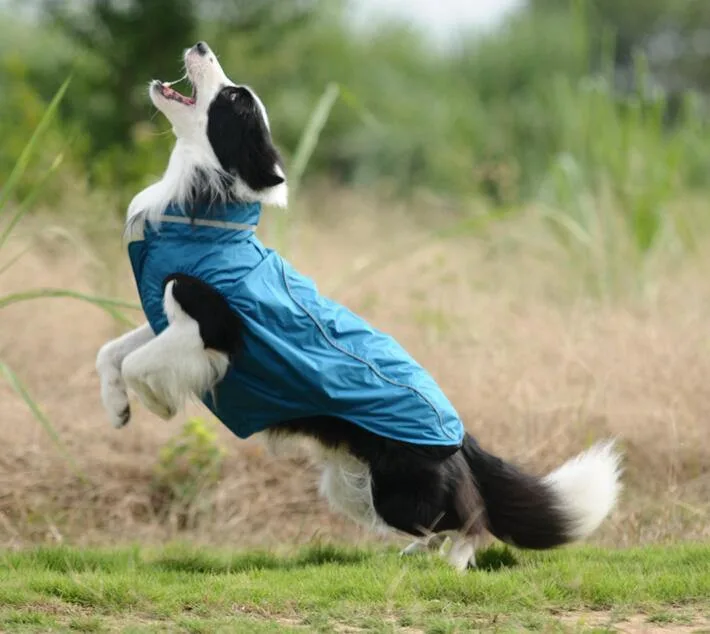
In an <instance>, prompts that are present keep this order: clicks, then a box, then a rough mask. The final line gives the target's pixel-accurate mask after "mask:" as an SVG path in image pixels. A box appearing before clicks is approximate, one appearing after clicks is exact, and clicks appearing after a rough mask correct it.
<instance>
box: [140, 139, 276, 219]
mask: <svg viewBox="0 0 710 634" xmlns="http://www.w3.org/2000/svg"><path fill="white" fill-rule="evenodd" d="M279 171H280V170H279ZM235 201H240V202H245V203H262V204H265V205H273V206H276V207H286V206H287V203H288V188H287V185H286V183H285V182H284V183H281V184H280V185H277V186H275V187H270V188H268V189H265V190H263V191H258V192H255V191H253V190H252V189H250V188H249V187H248V186H247V185H246V184H245V183H244V182H243V181H242V180H241V179H240V178H239V176H238V175H232V174H229V173H227V172H225V171H224V170H223V169H222V167H221V166H220V165H219V162H218V161H217V158H216V157H215V155H214V152H213V151H212V148H211V147H210V145H209V143H208V142H207V141H206V140H205V141H204V142H200V141H196V140H194V139H190V140H187V139H178V140H177V142H176V143H175V147H174V148H173V151H172V152H171V154H170V160H169V161H168V167H167V169H166V170H165V173H164V174H163V177H162V178H161V179H160V180H159V181H158V182H156V183H153V184H152V185H150V186H149V187H146V188H145V189H144V190H143V191H141V192H140V193H138V194H137V195H136V196H135V197H134V198H133V200H132V201H131V203H130V205H129V206H128V213H127V221H128V223H130V224H133V223H136V222H145V221H148V222H149V223H151V224H154V223H156V222H157V221H158V218H159V217H160V216H161V215H163V214H164V213H165V211H166V209H167V208H168V207H169V206H171V205H177V206H178V207H183V208H189V207H191V206H192V205H195V204H198V205H199V204H201V203H203V202H210V203H213V204H223V205H228V204H231V203H233V202H235Z"/></svg>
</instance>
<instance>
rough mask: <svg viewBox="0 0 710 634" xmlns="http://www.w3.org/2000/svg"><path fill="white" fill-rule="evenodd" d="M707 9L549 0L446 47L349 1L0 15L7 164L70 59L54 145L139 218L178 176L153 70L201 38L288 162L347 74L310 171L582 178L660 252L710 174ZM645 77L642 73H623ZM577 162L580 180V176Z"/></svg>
mask: <svg viewBox="0 0 710 634" xmlns="http://www.w3.org/2000/svg"><path fill="white" fill-rule="evenodd" d="M705 4H707V3H706V2H705V3H704V0H683V2H675V3H674V2H671V0H627V2H622V3H618V2H612V1H611V0H610V1H609V2H607V1H606V0H587V1H584V0H577V1H570V0H531V1H530V4H529V6H528V7H527V8H526V9H525V10H521V11H519V12H518V13H516V14H513V15H511V16H510V17H509V18H508V19H507V20H506V22H505V23H504V24H503V25H502V26H501V27H500V28H498V29H496V30H494V31H491V32H488V33H483V34H473V33H472V34H471V35H470V37H468V38H466V39H465V40H464V41H463V43H462V44H461V45H459V46H455V47H452V48H451V49H450V50H447V51H445V52H441V51H435V50H433V49H432V48H431V47H430V46H429V45H428V43H427V40H426V38H425V37H423V36H422V34H421V33H418V32H416V31H414V30H412V29H410V28H405V27H404V26H402V25H398V24H395V23H388V24H382V25H380V26H378V27H372V28H369V29H367V30H363V29H358V28H354V27H353V26H352V25H351V21H350V19H349V16H350V14H349V13H348V9H347V5H346V3H344V2H341V1H340V0H331V1H329V0H302V1H300V2H293V3H284V2H279V0H258V1H256V0H240V1H239V2H226V1H221V0H209V1H207V2H200V3H198V2H196V1H195V0H179V2H173V1H172V0H170V1H168V0H157V1H154V0H133V1H132V2H115V1H114V2H112V1H111V0H87V2H84V3H81V7H82V10H75V11H70V10H69V9H71V7H72V6H74V5H75V3H67V2H53V1H52V0H44V1H43V2H42V3H40V7H41V8H42V11H41V12H40V13H39V16H40V18H41V19H40V20H38V21H35V22H34V23H32V24H28V23H23V22H20V21H19V19H18V18H14V19H13V18H10V17H9V16H7V17H4V18H3V20H2V25H1V26H0V106H1V107H2V108H3V111H4V112H6V113H7V112H9V116H8V115H5V116H3V117H2V120H1V121H0V133H2V134H3V139H4V141H5V142H4V143H3V146H2V147H1V148H0V174H2V173H3V171H4V170H5V169H6V168H7V166H8V165H11V164H12V162H13V158H14V157H16V153H17V151H18V149H19V148H20V146H21V140H22V139H26V138H27V136H28V135H27V130H29V129H30V128H31V123H32V120H33V117H34V118H36V117H37V116H38V115H37V113H38V112H40V111H41V105H42V102H43V100H45V99H47V98H48V96H50V95H51V94H53V92H54V91H55V90H56V88H57V85H58V84H59V82H60V78H63V77H65V76H66V75H67V73H68V72H69V70H72V71H73V74H74V81H73V85H72V90H71V91H70V94H68V95H67V98H66V100H65V103H64V104H63V121H62V122H60V123H58V124H57V126H56V130H53V131H52V134H51V135H50V136H49V137H48V140H47V143H52V144H56V145H57V146H60V145H62V144H66V143H69V142H70V144H71V151H70V158H71V160H72V161H73V162H74V163H75V164H80V165H81V166H82V169H83V170H84V171H85V173H86V174H87V175H88V178H89V179H90V181H91V183H93V184H94V185H97V186H101V187H103V188H107V189H111V190H112V191H114V192H116V193H117V194H118V200H119V204H118V206H119V208H120V209H119V210H120V211H123V208H124V206H125V204H126V202H127V200H128V199H129V198H130V197H131V196H132V195H133V194H134V193H135V191H136V190H137V189H139V188H140V187H142V186H144V185H145V184H146V183H148V182H150V181H152V180H154V179H155V178H156V177H157V176H159V174H160V173H161V172H162V170H163V169H164V166H165V162H166V158H167V153H168V152H169V148H170V146H171V144H172V135H171V133H170V130H169V126H168V124H167V122H165V121H164V120H163V119H162V118H161V117H160V116H156V114H155V112H154V109H153V108H152V106H151V104H150V102H149V100H148V97H147V93H146V89H145V87H146V85H147V82H148V80H150V79H151V78H153V77H156V76H157V77H159V78H161V79H165V80H172V79H176V78H177V77H179V75H180V74H181V68H180V61H179V59H180V53H181V51H182V49H183V48H184V47H185V46H187V45H189V44H191V43H193V42H194V41H195V40H196V39H198V38H199V39H205V40H207V41H208V42H210V44H211V45H212V46H213V48H214V49H215V50H216V51H217V52H218V54H219V56H220V59H221V61H222V63H223V65H224V67H225V68H226V70H227V73H228V74H229V75H230V76H231V77H232V78H233V79H234V80H235V81H237V82H243V83H248V84H250V85H252V86H253V87H254V88H255V89H256V90H257V92H259V94H260V95H261V96H262V98H263V99H264V101H265V103H266V104H267V108H268V109H269V112H270V117H271V119H272V122H273V126H272V127H273V130H274V134H275V137H276V141H277V143H278V144H279V145H280V147H281V148H282V150H283V151H284V154H285V156H286V159H287V161H290V160H291V159H292V158H293V153H294V151H295V149H296V147H297V144H298V142H299V139H300V137H301V134H302V131H303V128H304V126H305V125H306V122H307V121H308V118H309V116H310V114H311V112H312V111H313V108H314V107H315V105H316V103H317V102H318V99H319V98H320V96H321V95H322V94H323V90H324V89H325V87H326V86H327V85H328V84H329V83H331V82H335V83H337V84H338V86H339V87H340V97H339V100H338V102H337V103H336V105H335V107H334V108H333V110H332V111H331V112H330V116H329V119H328V121H327V123H326V125H325V128H324V130H323V132H322V134H321V136H320V139H319V144H318V147H317V149H316V151H315V153H314V154H313V157H312V159H311V162H310V163H309V166H308V171H307V174H306V179H308V178H312V177H326V178H328V179H331V180H335V181H338V182H342V183H347V184H349V185H356V186H357V185H361V186H368V187H370V186H373V185H378V184H385V185H387V186H388V187H389V188H390V189H394V190H395V191H397V192H399V193H400V194H402V195H405V194H408V193H410V192H412V191H415V190H417V189H422V188H423V189H426V190H431V191H435V192H437V193H440V194H444V195H447V196H450V197H452V198H454V199H456V198H466V199H469V198H471V197H473V196H477V195H484V196H486V197H488V198H489V199H490V200H491V201H492V202H493V203H494V204H495V205H498V206H500V207H502V208H509V207H510V206H511V205H514V204H517V203H519V202H520V201H521V200H529V199H535V200H537V199H539V198H540V197H541V196H542V197H543V198H544V200H545V202H547V203H549V202H550V201H553V202H554V204H558V205H565V206H567V205H569V204H570V202H569V200H568V197H569V195H568V193H565V192H566V188H567V189H569V188H577V187H583V188H584V190H585V191H591V192H599V191H600V190H601V189H602V188H603V189H604V190H605V191H606V190H607V189H610V190H611V191H612V192H613V195H614V197H615V199H616V200H617V202H618V203H619V204H620V205H622V206H623V207H624V209H625V210H626V213H627V215H628V222H629V223H631V224H633V225H634V226H635V227H636V229H637V230H638V232H639V233H638V241H639V245H646V244H650V243H651V242H652V239H653V235H654V229H653V227H654V226H655V224H656V222H657V219H658V214H660V213H662V201H663V200H665V199H666V198H667V197H668V196H669V195H671V194H672V193H673V192H675V191H676V190H677V189H679V188H682V187H690V188H692V187H703V186H705V185H706V182H705V172H706V170H705V166H706V165H707V159H708V158H710V157H709V156H708V147H710V143H708V141H710V137H709V136H708V125H707V123H706V117H705V116H704V107H703V103H704V102H703V100H702V99H701V98H699V97H698V96H697V95H696V97H694V98H692V99H688V98H686V92H688V90H686V88H687V89H695V90H697V91H698V92H702V90H703V89H705V88H706V87H708V85H709V84H710V77H706V74H707V71H706V69H707V68H710V65H707V64H702V63H700V61H702V59H704V58H703V51H702V50H701V49H702V47H701V46H700V45H699V44H698V42H699V41H700V40H698V38H699V37H700V36H698V35H697V33H700V28H701V27H702V26H703V25H704V24H705V25H707V26H710V12H708V11H706V10H705V9H704V8H703V7H704V6H705ZM67 7H69V9H68V8H67ZM630 7H633V8H630ZM632 18H633V19H632ZM691 26H692V27H693V28H692V29H691ZM678 33H680V35H679V36H678V37H680V41H681V42H684V41H685V40H684V39H683V37H684V34H685V35H687V36H688V37H695V39H694V40H693V42H695V44H694V45H693V46H695V48H693V46H690V48H689V49H688V50H689V51H690V52H688V50H686V49H687V47H686V49H684V48H683V47H682V46H681V47H680V48H679V49H678V50H679V51H680V52H679V53H678V55H679V57H678V59H675V58H674V60H675V61H674V64H676V66H675V68H680V66H681V65H682V67H683V68H684V69H696V71H697V72H692V73H691V72H690V70H688V74H687V77H688V79H687V81H685V83H684V85H683V90H682V91H681V92H680V94H679V92H678V90H677V89H676V86H675V85H673V86H671V87H670V89H669V94H670V95H671V97H672V102H669V100H668V96H667V95H666V94H665V93H664V92H663V90H660V91H659V90H658V88H659V86H660V88H663V86H664V78H665V77H666V76H667V75H668V72H669V70H668V69H669V68H671V66H669V65H668V64H666V65H665V66H664V65H661V64H659V63H657V58H658V55H657V54H655V57H654V54H653V53H654V50H656V49H657V48H658V47H656V49H653V47H651V46H650V44H649V42H650V41H651V40H652V39H653V38H655V39H656V40H657V39H658V38H661V39H662V38H663V37H664V36H665V37H666V39H668V38H671V36H673V37H675V35H677V34H678ZM673 34H675V35H673ZM616 36H618V37H616ZM654 41H655V40H654ZM696 49H698V50H696ZM654 60H656V61H654ZM678 60H681V61H678ZM699 60H700V61H699ZM629 64H630V66H629ZM629 73H631V76H632V77H633V81H630V82H629V81H626V79H624V81H621V82H620V79H619V78H620V77H622V79H623V78H627V77H628V75H629ZM672 76H673V77H677V72H676V73H672ZM686 84H687V86H686ZM690 92H692V91H690ZM671 107H672V111H673V112H672V115H673V116H672V117H670V116H669V109H670V108H671ZM70 162H71V161H70ZM561 165H567V166H568V167H569V166H573V169H574V170H576V172H578V174H579V176H578V177H577V176H575V177H574V178H575V179H576V178H579V179H580V180H579V182H577V181H574V183H575V184H573V182H572V181H570V182H566V181H565V179H571V178H572V176H570V173H571V172H570V171H569V169H567V168H564V169H563V168H562V167H561ZM28 176H29V177H30V178H31V175H28ZM575 191H576V189H575ZM659 201H660V202H659Z"/></svg>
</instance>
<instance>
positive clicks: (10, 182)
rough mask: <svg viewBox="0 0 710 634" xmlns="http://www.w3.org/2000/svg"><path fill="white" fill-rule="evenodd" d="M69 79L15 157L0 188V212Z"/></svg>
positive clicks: (53, 112)
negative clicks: (8, 174)
mask: <svg viewBox="0 0 710 634" xmlns="http://www.w3.org/2000/svg"><path fill="white" fill-rule="evenodd" d="M70 81H71V77H68V78H67V79H66V80H65V81H64V83H63V84H62V85H61V86H60V88H59V90H58V91H57V92H56V94H55V95H54V98H53V99H52V101H51V102H50V104H49V106H48V107H47V110H46V111H45V113H44V115H42V119H41V120H40V122H39V123H38V124H37V127H36V128H35V131H34V132H33V133H32V136H31V137H30V140H29V142H28V143H27V145H26V146H25V148H24V149H23V150H22V153H21V154H20V157H19V158H18V159H17V162H16V163H15V166H14V167H13V168H12V171H11V172H10V176H8V179H7V182H6V183H5V186H4V187H3V188H2V190H0V212H2V210H3V207H4V206H5V204H6V203H7V201H8V200H9V199H10V196H11V195H12V192H13V191H14V190H15V187H17V183H18V182H19V180H20V178H22V175H23V174H24V173H25V170H26V169H27V166H28V165H29V162H30V158H32V153H33V152H34V150H35V147H36V146H37V144H38V143H39V140H40V138H41V137H42V135H43V134H44V132H45V130H46V129H47V128H48V127H49V125H50V124H51V123H52V120H53V119H54V116H55V114H56V112H57V109H58V108H59V103H60V102H61V100H62V99H63V97H64V93H65V92H66V91H67V88H68V87H69V82H70Z"/></svg>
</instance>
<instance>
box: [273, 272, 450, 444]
mask: <svg viewBox="0 0 710 634" xmlns="http://www.w3.org/2000/svg"><path fill="white" fill-rule="evenodd" d="M281 275H282V277H283V281H284V285H285V287H286V292H287V293H288V295H289V297H290V298H291V300H292V301H293V302H294V303H295V304H296V306H298V307H299V308H300V309H301V310H302V311H303V312H304V313H306V315H307V316H308V318H309V319H310V320H311V321H312V322H313V323H314V324H315V326H316V328H318V330H319V331H320V333H321V335H323V338H324V339H325V340H326V341H327V342H328V343H329V344H330V346H331V347H333V348H335V349H336V350H338V351H339V352H341V353H342V354H344V355H346V356H348V357H350V358H351V359H355V361H359V362H360V363H362V364H363V365H365V366H367V367H368V368H369V369H370V371H371V372H373V373H374V374H376V375H377V376H378V377H379V378H380V379H382V380H383V381H385V382H386V383H389V384H390V385H393V386H395V387H399V388H404V389H406V390H409V391H410V392H412V393H414V394H415V395H416V396H418V397H419V398H421V399H422V400H423V401H424V402H425V403H426V404H427V405H429V407H431V409H432V410H433V412H434V414H435V415H436V418H437V419H438V421H439V428H440V430H441V432H442V433H443V434H444V436H446V437H447V438H451V439H452V440H454V439H455V438H454V437H453V436H451V435H450V434H449V433H448V432H447V431H446V428H445V427H444V421H443V420H442V417H441V412H440V411H439V408H438V407H437V406H436V405H434V403H432V402H431V400H429V399H428V398H427V397H426V396H425V395H424V394H422V393H421V392H420V391H419V390H418V389H417V388H415V387H412V386H411V385H406V384H405V383H400V382H399V381H395V380H394V379H390V378H389V377H387V376H385V375H384V374H383V373H382V371H381V370H379V369H378V368H376V367H375V366H374V365H373V364H372V363H370V362H369V361H367V360H366V359H363V358H362V357H359V356H358V355H356V354H354V353H352V352H350V351H349V350H345V349H344V348H343V347H341V346H339V345H338V344H337V343H336V342H335V341H334V340H333V339H332V338H331V337H330V335H329V334H328V333H327V332H326V330H325V328H324V327H323V324H321V323H320V321H319V320H318V319H317V318H316V317H315V316H314V315H313V314H312V313H311V312H310V311H309V310H308V309H307V308H306V307H305V306H304V305H303V304H302V303H301V302H299V301H298V300H297V299H296V297H295V295H294V293H293V291H292V290H291V285H290V284H289V282H288V276H287V275H286V269H285V267H284V266H283V262H281Z"/></svg>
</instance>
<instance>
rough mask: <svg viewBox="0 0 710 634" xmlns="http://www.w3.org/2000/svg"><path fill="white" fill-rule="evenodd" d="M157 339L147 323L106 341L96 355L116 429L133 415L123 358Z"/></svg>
mask: <svg viewBox="0 0 710 634" xmlns="http://www.w3.org/2000/svg"><path fill="white" fill-rule="evenodd" d="M154 338H155V334H154V333H153V330H152V329H151V327H150V325H148V324H144V325H142V326H140V327H139V328H136V329H135V330H131V331H130V332H127V333H126V334H124V335H122V336H120V337H118V338H117V339H112V340H111V341H109V342H107V343H105V344H104V345H103V346H102V347H101V349H100V350H99V352H98V354H97V355H96V371H97V372H98V374H99V380H100V382H101V400H102V401H103V404H104V408H105V410H106V412H107V413H108V416H109V420H110V421H111V424H112V425H113V426H114V427H116V428H117V429H118V428H120V427H123V426H124V425H126V424H127V423H128V421H129V420H130V418H131V408H130V405H129V403H128V392H127V390H126V383H125V381H124V380H123V377H122V376H121V365H122V364H123V360H124V359H125V358H126V357H127V356H128V355H129V354H130V353H131V352H133V351H134V350H137V349H138V348H140V347H141V346H143V345H145V344H147V343H148V342H149V341H151V340H152V339H154Z"/></svg>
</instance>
